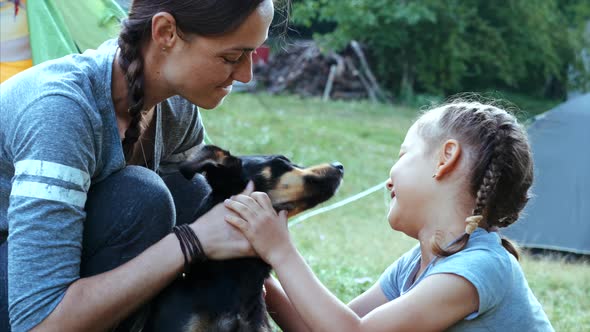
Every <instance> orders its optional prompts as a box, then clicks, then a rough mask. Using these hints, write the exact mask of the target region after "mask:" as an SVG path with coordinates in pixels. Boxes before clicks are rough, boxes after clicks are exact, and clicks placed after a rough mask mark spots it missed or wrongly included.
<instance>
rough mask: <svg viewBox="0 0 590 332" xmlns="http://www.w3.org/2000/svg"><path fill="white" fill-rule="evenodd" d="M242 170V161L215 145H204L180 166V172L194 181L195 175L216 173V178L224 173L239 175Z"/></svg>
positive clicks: (206, 175)
mask: <svg viewBox="0 0 590 332" xmlns="http://www.w3.org/2000/svg"><path fill="white" fill-rule="evenodd" d="M241 170H242V161H241V160H240V159H239V158H237V157H234V156H232V155H231V154H230V153H229V151H227V150H223V149H221V148H220V147H217V146H215V145H204V146H203V147H201V148H200V149H199V150H198V151H197V152H196V153H195V154H194V155H193V156H191V157H189V159H188V160H187V161H185V162H183V163H181V164H180V165H179V171H180V173H181V174H182V175H184V177H185V178H187V179H189V180H190V179H192V178H193V177H194V176H195V174H197V173H201V174H204V175H205V177H206V178H209V176H208V174H212V173H215V177H216V178H219V175H222V174H224V173H227V174H228V175H229V174H232V175H234V176H235V174H239V173H240V172H241Z"/></svg>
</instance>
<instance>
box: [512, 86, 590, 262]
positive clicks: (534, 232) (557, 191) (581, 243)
mask: <svg viewBox="0 0 590 332" xmlns="http://www.w3.org/2000/svg"><path fill="white" fill-rule="evenodd" d="M528 134H529V138H530V142H531V146H532V150H533V160H534V163H535V179H534V182H533V186H532V193H533V198H532V199H531V201H529V203H528V204H527V206H526V208H525V210H524V213H523V216H522V217H521V218H520V220H519V221H518V222H516V223H515V224H514V225H512V226H510V227H508V228H506V229H504V230H503V231H502V234H504V235H506V236H507V237H508V238H510V239H512V240H515V241H516V242H517V243H518V244H519V245H521V246H522V247H525V248H532V249H544V250H558V251H565V252H570V253H575V254H584V255H588V254H590V93H586V94H583V95H581V96H578V97H576V98H573V99H571V100H569V101H567V102H565V103H563V104H561V105H559V106H557V107H555V108H554V109H552V110H550V111H548V112H546V113H543V114H541V115H540V116H537V117H536V118H535V119H534V122H533V123H532V124H531V125H530V126H529V127H528Z"/></svg>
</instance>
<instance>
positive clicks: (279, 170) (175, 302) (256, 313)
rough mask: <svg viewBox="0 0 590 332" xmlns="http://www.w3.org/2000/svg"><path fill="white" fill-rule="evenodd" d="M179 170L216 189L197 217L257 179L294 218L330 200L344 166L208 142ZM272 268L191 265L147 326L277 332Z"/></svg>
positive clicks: (197, 331) (248, 263)
mask: <svg viewBox="0 0 590 332" xmlns="http://www.w3.org/2000/svg"><path fill="white" fill-rule="evenodd" d="M180 172H181V173H182V174H183V175H184V176H185V177H186V178H187V179H192V178H193V177H194V176H196V174H202V175H203V176H204V177H205V179H206V180H207V183H208V184H209V185H210V187H211V191H210V192H209V194H208V195H207V196H206V198H205V199H204V200H203V203H202V204H201V206H200V207H199V208H198V209H197V212H196V213H195V215H194V217H193V218H192V220H196V219H197V218H198V217H200V216H202V215H203V214H205V213H206V212H207V211H209V210H210V209H211V208H212V207H213V206H215V205H216V204H218V203H220V202H223V201H224V200H225V199H226V198H229V197H230V196H232V195H236V194H239V193H241V192H242V191H243V190H244V189H245V188H246V185H247V183H248V181H250V180H252V181H253V182H254V187H255V190H256V191H262V192H265V193H267V194H268V195H269V197H270V199H271V201H272V204H273V207H274V208H275V210H277V211H279V210H286V211H287V212H288V215H289V216H293V215H296V214H297V213H300V212H302V211H305V210H307V209H309V208H312V207H314V206H316V205H318V204H319V203H322V202H324V201H326V200H328V199H330V198H331V197H332V196H333V195H334V193H335V192H336V190H337V189H338V187H339V186H340V183H341V182H342V179H343V175H344V167H343V166H342V164H340V163H331V164H322V165H318V166H313V167H309V168H304V167H300V166H298V165H295V164H293V163H292V162H291V161H290V160H289V159H287V158H286V157H284V156H281V155H258V156H232V155H231V154H230V153H229V152H228V151H226V150H223V149H221V148H219V147H217V146H214V145H204V146H203V147H202V148H201V149H199V151H198V152H196V153H195V155H193V156H192V157H191V158H190V159H189V160H188V161H186V162H183V163H182V164H181V165H180ZM270 271H271V267H270V266H269V265H268V264H266V263H265V262H264V261H262V260H261V259H259V258H239V259H231V260H225V261H213V260H210V261H206V262H204V263H196V264H193V265H192V267H191V271H190V273H189V274H188V275H187V276H186V278H185V279H177V280H175V281H174V282H173V283H172V284H171V285H170V286H169V287H167V288H166V289H165V290H164V291H163V292H162V293H161V294H160V295H159V296H158V297H157V298H156V299H155V300H154V303H153V305H152V307H153V309H152V312H151V314H150V316H149V318H148V320H147V322H146V325H145V327H144V329H143V331H144V332H150V331H166V332H168V331H170V332H204V331H214V332H246V331H248V332H270V331H271V327H270V323H269V321H268V316H267V311H266V305H265V302H264V295H263V290H262V288H263V287H262V286H263V283H264V280H265V279H266V278H268V277H269V276H270Z"/></svg>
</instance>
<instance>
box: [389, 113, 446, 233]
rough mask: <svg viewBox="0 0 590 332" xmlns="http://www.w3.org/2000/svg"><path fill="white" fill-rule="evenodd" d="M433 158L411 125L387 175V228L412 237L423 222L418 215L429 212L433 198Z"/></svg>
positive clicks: (433, 155)
mask: <svg viewBox="0 0 590 332" xmlns="http://www.w3.org/2000/svg"><path fill="white" fill-rule="evenodd" d="M435 155H436V154H435V153H434V152H431V151H430V150H429V149H428V146H427V144H426V141H425V140H424V139H423V138H422V137H421V136H420V135H419V134H418V132H417V125H416V124H414V125H413V126H412V127H411V128H410V129H409V130H408V133H407V134H406V138H405V139H404V142H403V143H402V145H401V148H400V153H399V159H398V161H397V162H396V163H395V164H394V165H393V167H391V171H390V172H389V180H388V181H387V184H386V186H387V189H388V190H389V191H390V192H391V202H390V204H389V213H388V216H387V219H388V221H389V225H390V226H391V227H392V228H393V229H395V230H397V231H401V232H404V233H406V234H407V235H408V236H411V237H414V238H416V237H417V235H418V232H419V230H420V229H421V228H422V227H423V225H424V223H425V220H424V219H425V218H424V216H423V214H422V213H421V212H422V211H425V210H427V209H428V205H429V202H430V201H431V200H432V197H433V194H432V192H433V189H434V179H433V178H432V175H433V174H434V172H435V171H436V158H435Z"/></svg>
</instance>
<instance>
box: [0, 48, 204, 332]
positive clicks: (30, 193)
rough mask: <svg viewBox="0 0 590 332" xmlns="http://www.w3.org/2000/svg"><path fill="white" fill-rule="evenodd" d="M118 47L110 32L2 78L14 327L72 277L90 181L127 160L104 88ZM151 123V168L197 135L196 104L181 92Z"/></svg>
mask: <svg viewBox="0 0 590 332" xmlns="http://www.w3.org/2000/svg"><path fill="white" fill-rule="evenodd" d="M116 50H117V42H116V40H110V41H107V42H105V43H104V44H103V45H101V46H100V47H99V48H98V49H97V50H89V51H87V52H85V53H84V54H76V55H71V56H66V57H63V58H61V59H56V60H53V61H48V62H45V63H43V64H40V65H37V66H34V67H32V68H30V69H28V70H26V71H24V72H21V73H20V74H18V75H16V76H13V77H12V78H10V79H8V80H7V81H5V82H4V83H2V84H1V85H0V235H1V236H0V237H3V236H4V234H6V233H8V305H9V314H10V323H11V326H12V330H13V331H15V332H17V331H28V330H30V329H31V328H32V327H34V326H36V325H37V324H39V323H40V322H41V321H42V320H43V319H44V318H45V317H47V315H49V314H50V313H51V312H52V311H53V310H54V308H55V307H56V306H57V305H58V304H59V302H60V301H61V300H62V298H63V296H64V294H65V292H66V290H67V288H68V286H69V285H70V284H71V283H73V282H74V281H76V280H77V279H78V278H79V277H80V275H79V271H80V259H81V251H82V231H83V225H84V220H85V218H86V212H85V210H84V206H85V202H86V198H87V196H86V195H87V193H88V190H89V188H90V186H92V185H93V184H94V183H97V182H99V181H101V180H103V179H105V178H106V177H107V176H109V175H110V174H112V173H114V172H116V171H118V170H120V169H122V168H123V167H125V165H126V163H125V157H124V155H123V149H122V146H121V139H120V137H119V132H118V129H117V121H116V117H115V110H114V106H113V100H112V93H111V81H112V77H111V75H112V66H113V59H114V56H115V52H116ZM155 128H156V129H155V138H154V141H153V143H154V150H153V151H146V154H150V155H151V157H152V160H153V168H154V170H156V171H159V172H161V171H163V170H166V169H169V170H172V169H173V168H174V165H175V163H177V162H178V161H181V160H182V159H183V158H185V157H186V154H187V153H189V152H190V150H191V149H193V148H194V147H195V146H197V145H198V144H200V143H201V142H202V139H203V128H202V126H201V119H200V117H199V112H198V109H197V107H196V106H195V105H193V104H191V103H190V102H188V101H187V100H185V99H183V98H181V97H179V96H174V97H171V98H169V99H168V100H166V101H164V102H162V103H160V104H159V105H158V107H157V108H156V117H155ZM150 152H151V153H150ZM1 240H2V239H0V241H1Z"/></svg>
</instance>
